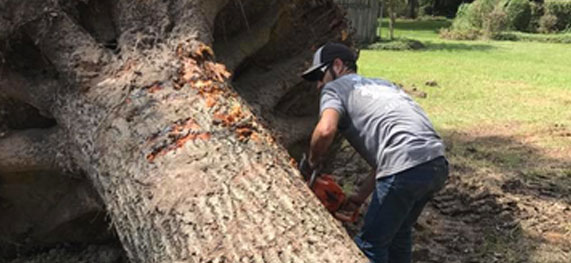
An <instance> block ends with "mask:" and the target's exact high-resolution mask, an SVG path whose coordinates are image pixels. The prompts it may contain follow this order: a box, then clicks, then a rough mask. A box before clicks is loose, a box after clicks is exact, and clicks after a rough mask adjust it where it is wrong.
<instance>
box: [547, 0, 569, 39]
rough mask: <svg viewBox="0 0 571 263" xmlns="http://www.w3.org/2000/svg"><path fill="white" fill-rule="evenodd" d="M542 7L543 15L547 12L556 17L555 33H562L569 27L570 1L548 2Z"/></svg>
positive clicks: (552, 0)
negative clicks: (543, 9)
mask: <svg viewBox="0 0 571 263" xmlns="http://www.w3.org/2000/svg"><path fill="white" fill-rule="evenodd" d="M543 5H544V8H545V14H547V13H548V12H549V13H550V14H551V15H553V16H555V17H557V24H556V25H555V29H556V30H557V31H563V30H566V29H567V28H570V27H571V1H569V0H567V1H564V0H558V1H555V0H551V1H549V0H548V1H546V2H545V3H544V4H543Z"/></svg>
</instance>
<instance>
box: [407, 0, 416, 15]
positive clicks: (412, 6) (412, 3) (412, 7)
mask: <svg viewBox="0 0 571 263" xmlns="http://www.w3.org/2000/svg"><path fill="white" fill-rule="evenodd" d="M417 5H418V0H408V18H411V19H415V18H416V7H417Z"/></svg>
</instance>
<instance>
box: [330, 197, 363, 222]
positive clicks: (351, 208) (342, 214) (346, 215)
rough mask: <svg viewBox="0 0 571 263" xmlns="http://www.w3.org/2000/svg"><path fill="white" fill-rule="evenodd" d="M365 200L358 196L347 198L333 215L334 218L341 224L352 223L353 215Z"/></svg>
mask: <svg viewBox="0 0 571 263" xmlns="http://www.w3.org/2000/svg"><path fill="white" fill-rule="evenodd" d="M364 201H365V200H364V199H362V198H361V197H360V196H358V195H351V196H349V197H348V198H347V199H346V200H345V202H344V203H343V205H342V206H341V208H339V210H337V211H336V212H335V214H334V216H335V218H337V219H338V220H341V221H343V222H353V221H354V216H355V213H358V211H359V209H360V208H361V205H363V202H364Z"/></svg>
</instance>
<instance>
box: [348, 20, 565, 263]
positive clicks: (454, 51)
mask: <svg viewBox="0 0 571 263" xmlns="http://www.w3.org/2000/svg"><path fill="white" fill-rule="evenodd" d="M449 24H450V21H448V20H444V19H442V20H431V21H410V20H399V21H398V22H397V24H396V27H395V28H396V30H395V36H396V37H400V38H410V39H415V40H419V41H421V42H422V43H423V44H425V45H426V49H423V50H418V51H384V50H367V49H363V50H361V53H360V59H359V62H358V65H359V73H361V74H362V75H364V76H368V77H377V78H385V79H388V80H391V81H393V82H396V83H399V84H401V85H402V86H403V87H405V89H408V90H410V89H412V88H417V90H420V91H423V92H426V94H427V96H426V97H425V98H422V97H415V100H416V101H417V102H418V103H419V104H420V105H421V106H422V107H423V108H424V109H425V110H426V112H427V113H428V115H429V116H430V118H431V120H432V121H433V122H434V124H435V126H436V128H437V129H438V131H439V132H440V133H441V134H442V135H443V137H444V140H445V142H446V145H447V155H448V158H449V159H450V162H451V164H452V172H451V179H450V181H449V184H448V186H447V188H446V189H445V190H444V191H442V192H441V194H439V196H437V198H436V199H435V201H433V204H432V205H431V206H429V208H428V211H427V212H425V214H424V216H423V217H422V218H421V220H420V221H419V222H420V223H419V224H420V225H421V226H424V227H421V230H418V229H417V231H418V232H419V233H420V234H419V236H420V237H419V242H417V246H416V247H415V248H416V251H421V252H422V251H423V252H422V253H424V254H427V255H428V258H430V260H432V261H430V260H429V261H430V262H538V263H547V262H569V261H568V259H569V258H571V251H570V250H569V247H571V222H570V220H569V218H571V44H555V43H538V42H509V41H451V40H443V39H440V38H439V37H438V29H439V28H442V27H446V26H448V25H449ZM387 33H388V30H387V29H386V27H383V30H382V36H383V38H385V39H386V37H387ZM427 82H433V83H434V82H435V83H437V85H436V86H429V85H426V84H425V83H427ZM459 238H460V239H459ZM427 251H428V252H427ZM459 251H460V252H459ZM424 254H423V255H424ZM423 257H425V256H423ZM421 262H424V261H422V260H421ZM427 262H428V261H427Z"/></svg>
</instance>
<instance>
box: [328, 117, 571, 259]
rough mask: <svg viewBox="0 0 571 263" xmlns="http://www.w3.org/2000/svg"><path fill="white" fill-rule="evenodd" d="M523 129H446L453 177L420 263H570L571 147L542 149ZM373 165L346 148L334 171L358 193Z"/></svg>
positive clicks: (425, 218)
mask: <svg viewBox="0 0 571 263" xmlns="http://www.w3.org/2000/svg"><path fill="white" fill-rule="evenodd" d="M518 126H519V125H517V124H508V125H504V126H501V127H478V128H474V129H473V130H468V131H462V132H459V131H443V132H442V135H443V137H444V140H445V142H446V145H447V153H448V158H449V160H450V163H451V175H450V179H449V181H448V184H447V185H446V187H445V188H444V189H443V190H442V191H441V192H440V193H439V194H438V195H437V196H435V198H434V200H433V201H431V202H430V203H429V204H428V205H427V207H426V209H425V211H424V212H423V214H422V215H421V218H420V219H419V221H418V223H417V225H416V226H415V230H416V238H415V239H416V242H415V251H414V257H415V262H568V259H569V258H571V250H570V247H571V222H570V221H569V218H571V146H569V145H567V146H568V147H556V148H545V147H539V146H537V145H534V144H533V143H530V142H529V141H530V140H529V137H531V136H536V134H518V133H516V130H518V129H517V128H518ZM565 132H566V131H561V130H560V129H558V130H557V131H555V133H556V134H560V133H565ZM514 134H517V135H514ZM366 166H367V165H366V164H365V163H364V162H363V161H362V160H360V157H358V156H357V155H356V154H354V152H353V150H352V148H351V147H347V145H346V143H345V144H343V145H342V147H341V150H340V153H339V154H338V155H337V156H336V157H335V161H334V162H333V163H332V165H331V167H330V169H331V170H332V172H333V173H334V174H336V175H338V176H339V180H340V182H341V183H343V184H344V185H345V188H346V189H351V188H352V187H353V186H354V185H355V184H358V183H359V180H360V179H361V178H363V177H364V176H366V174H367V172H368V170H369V169H368V168H367V167H366ZM362 211H363V212H364V211H365V208H363V210H362ZM361 221H362V220H360V221H359V222H357V224H346V228H347V230H348V232H349V234H351V235H354V234H355V233H356V232H357V231H358V229H359V228H360V226H361V224H362V222H361Z"/></svg>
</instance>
